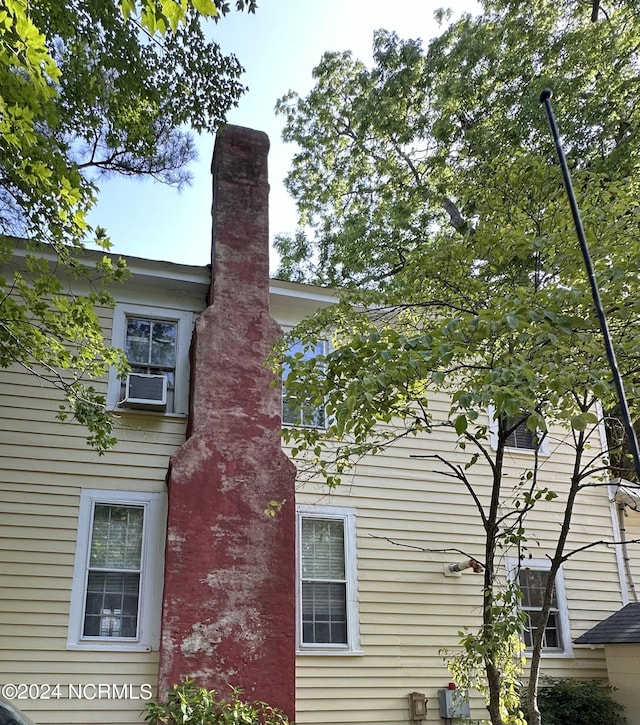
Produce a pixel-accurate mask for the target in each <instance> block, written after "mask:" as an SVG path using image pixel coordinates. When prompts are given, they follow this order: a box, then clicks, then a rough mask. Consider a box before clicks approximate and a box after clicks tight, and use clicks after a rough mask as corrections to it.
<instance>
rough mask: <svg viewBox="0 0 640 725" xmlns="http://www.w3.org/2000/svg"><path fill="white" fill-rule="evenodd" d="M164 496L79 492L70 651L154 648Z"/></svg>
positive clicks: (155, 646) (88, 490) (159, 589)
mask: <svg viewBox="0 0 640 725" xmlns="http://www.w3.org/2000/svg"><path fill="white" fill-rule="evenodd" d="M165 505H166V504H165V496H164V494H161V493H144V494H143V493H127V492H116V491H98V490H90V489H87V490H84V491H83V492H82V495H81V499H80V511H79V521H78V540H77V548H76V563H75V568H74V578H73V585H72V600H71V610H70V621H69V638H68V646H69V648H72V649H78V648H88V649H105V648H114V647H115V648H118V649H142V650H150V649H157V646H158V643H159V615H160V612H159V607H160V600H161V593H162V552H163V540H164V537H163V532H164V523H165V521H164V519H165V515H166V511H165Z"/></svg>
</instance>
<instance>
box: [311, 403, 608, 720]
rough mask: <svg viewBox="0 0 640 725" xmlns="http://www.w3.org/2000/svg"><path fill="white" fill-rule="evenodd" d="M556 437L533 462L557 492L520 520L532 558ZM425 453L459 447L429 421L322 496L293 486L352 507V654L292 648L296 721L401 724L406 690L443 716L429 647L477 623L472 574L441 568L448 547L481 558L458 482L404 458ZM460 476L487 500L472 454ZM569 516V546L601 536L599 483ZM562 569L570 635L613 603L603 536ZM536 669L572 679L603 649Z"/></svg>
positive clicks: (476, 584) (552, 478) (585, 673)
mask: <svg viewBox="0 0 640 725" xmlns="http://www.w3.org/2000/svg"><path fill="white" fill-rule="evenodd" d="M447 406H448V404H447V402H446V400H445V399H443V398H442V397H440V398H438V399H436V400H434V402H433V405H432V409H433V410H435V411H438V412H439V413H440V414H444V413H445V412H446V410H447ZM563 437H564V433H563V432H562V431H558V432H557V433H556V435H554V440H553V441H552V445H551V449H552V450H554V453H553V454H552V455H551V456H549V457H547V458H545V459H544V460H543V462H542V466H541V470H540V481H541V485H547V486H548V487H549V488H550V489H551V490H554V491H557V492H558V494H559V499H558V500H557V501H555V502H548V503H547V502H545V503H542V504H541V505H540V506H539V507H537V509H536V510H535V511H534V512H532V513H531V514H530V516H529V518H528V521H527V528H528V530H531V540H530V542H529V548H530V551H531V553H532V555H533V556H534V557H535V558H543V557H544V556H545V555H546V554H548V553H551V551H552V547H553V545H554V544H555V540H556V536H557V532H558V530H559V525H560V522H561V519H562V514H563V511H564V504H563V501H564V492H565V491H566V490H567V488H568V481H569V477H570V475H571V465H572V457H571V451H570V450H568V447H567V446H565V445H563V444H562V443H561V441H562V439H563ZM435 453H440V454H442V455H443V456H445V457H446V458H447V460H450V461H452V462H454V463H455V464H459V465H464V463H465V462H466V461H467V460H468V459H469V456H470V451H469V449H468V450H467V451H461V450H460V449H457V448H456V446H455V434H454V433H453V432H452V431H451V430H450V429H446V428H439V429H437V430H436V432H434V433H433V434H431V435H424V436H419V437H417V438H405V439H401V440H400V441H398V442H397V443H395V444H394V445H393V446H391V447H390V448H389V449H387V450H386V451H385V452H384V453H383V454H380V455H378V456H365V457H364V459H362V461H361V462H359V464H358V466H357V467H356V470H355V472H353V473H352V474H351V475H349V476H346V477H345V479H344V481H343V484H342V485H341V486H340V487H338V489H337V490H336V491H335V492H332V493H331V494H328V493H327V491H326V490H325V489H323V488H322V487H321V486H319V485H318V484H314V483H308V484H304V485H301V490H300V492H299V494H298V501H299V502H301V503H316V504H322V505H335V506H350V507H353V508H355V509H356V512H357V534H358V541H357V546H358V580H359V611H360V634H361V645H362V651H363V654H362V655H356V656H343V657H335V656H333V657H331V656H323V655H315V656H313V655H308V654H304V655H299V656H298V658H297V696H298V702H297V707H298V713H297V722H298V723H299V724H300V725H311V724H314V725H331V723H347V722H349V723H361V724H362V725H378V723H380V724H382V723H408V722H409V711H408V704H407V695H408V693H409V692H411V691H414V690H415V691H419V692H424V693H425V694H426V695H427V697H428V698H429V708H428V717H427V720H426V722H427V723H438V722H442V720H441V718H440V715H439V712H438V701H437V698H438V689H440V688H443V687H446V686H447V683H448V682H449V681H450V679H451V676H450V674H449V673H448V671H447V669H446V667H445V666H444V663H443V659H442V656H441V655H440V654H439V652H440V650H441V649H443V648H446V649H449V650H455V649H456V648H457V645H458V641H459V632H460V631H461V630H462V629H464V628H465V627H468V628H469V629H471V630H474V629H476V628H477V627H478V625H479V622H480V606H481V603H482V597H481V589H482V581H483V580H482V576H481V575H479V574H473V573H472V572H470V571H466V572H464V573H463V574H462V576H460V577H458V578H453V577H445V576H444V573H443V567H444V566H445V565H446V564H448V563H453V562H457V561H462V560H463V559H464V558H465V556H464V555H462V554H460V553H456V552H454V551H451V549H458V550H461V551H464V552H466V553H467V554H468V555H470V556H473V557H477V558H478V559H480V560H482V558H483V555H484V532H483V531H482V529H481V525H480V520H479V517H478V512H477V510H476V508H475V507H474V505H473V502H472V500H471V498H470V496H469V493H468V492H467V490H466V488H465V487H464V485H463V484H462V483H461V482H460V481H458V480H455V479H453V478H451V477H449V476H447V475H446V473H447V472H448V469H447V468H446V467H445V466H443V464H441V463H440V462H438V461H437V460H435V459H434V458H426V457H411V456H433V454H435ZM531 463H532V458H531V456H529V455H528V454H527V453H511V454H509V455H508V456H507V459H506V461H505V465H506V475H505V480H504V490H505V493H506V492H507V491H508V490H509V489H510V488H511V487H515V486H516V485H517V484H518V482H519V480H520V475H521V473H522V471H523V470H526V468H527V467H530V465H531ZM468 475H469V477H470V479H471V480H472V482H473V485H474V488H475V489H476V491H477V492H478V494H479V497H480V499H481V500H482V502H483V503H484V504H485V505H486V503H487V502H488V500H489V496H490V491H491V483H492V478H491V474H490V471H489V470H488V467H487V466H485V465H483V464H482V463H478V464H477V465H476V466H474V467H473V468H472V469H470V470H469V471H468ZM505 505H508V501H505ZM506 510H507V508H506V507H505V508H504V509H503V512H506ZM574 521H575V523H574V525H573V526H572V530H571V538H570V544H569V547H568V548H570V549H571V548H578V547H581V546H584V545H586V544H587V543H589V542H591V541H593V540H594V538H603V539H610V538H611V519H610V512H609V506H608V502H607V495H606V489H589V490H586V491H584V492H583V494H582V495H581V498H580V499H579V501H578V505H577V511H576V518H575V520H574ZM394 542H396V543H398V542H399V543H402V544H407V545H409V546H412V547H421V548H423V549H425V551H418V550H417V549H415V548H413V549H412V548H408V547H402V546H397V545H396V544H395V543H394ZM447 549H448V550H450V551H443V550H447ZM429 550H430V551H429ZM499 565H500V566H502V564H499ZM504 570H505V571H506V566H505V569H504ZM564 575H565V586H566V589H567V594H568V598H569V602H570V612H569V614H570V621H571V635H572V637H575V636H577V635H578V634H581V633H582V632H583V631H585V630H586V629H588V628H590V627H591V626H593V625H594V624H596V623H597V622H598V621H600V619H601V618H602V615H603V613H606V612H611V611H615V609H616V608H617V606H618V605H619V601H620V594H619V582H618V578H617V568H616V560H615V553H614V551H613V549H611V548H609V547H607V546H605V545H603V546H600V547H597V548H595V549H589V550H587V551H585V552H582V553H581V554H579V555H576V557H575V558H573V559H571V560H570V561H569V562H567V563H566V565H565V566H564ZM543 671H544V672H545V673H547V674H553V675H567V674H570V673H572V674H574V675H575V676H579V677H598V678H606V675H607V671H606V663H605V659H604V653H603V651H602V649H600V650H597V649H594V650H591V649H585V650H578V649H576V650H575V651H574V655H573V656H572V657H545V659H544V662H543ZM473 704H474V711H473V712H472V714H473V715H474V716H475V717H477V718H478V719H480V718H483V717H485V713H486V711H485V710H484V706H483V704H482V702H481V701H480V700H479V699H477V698H476V699H474V700H473Z"/></svg>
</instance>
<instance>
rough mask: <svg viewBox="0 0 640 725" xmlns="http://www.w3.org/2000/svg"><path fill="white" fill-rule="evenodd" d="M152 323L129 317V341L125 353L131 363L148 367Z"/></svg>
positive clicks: (127, 340)
mask: <svg viewBox="0 0 640 725" xmlns="http://www.w3.org/2000/svg"><path fill="white" fill-rule="evenodd" d="M150 343H151V323H150V322H149V320H138V319H135V318H132V317H127V339H126V340H125V346H124V351H125V354H126V356H127V360H128V361H129V362H130V363H141V364H144V365H147V364H148V363H149V356H150Z"/></svg>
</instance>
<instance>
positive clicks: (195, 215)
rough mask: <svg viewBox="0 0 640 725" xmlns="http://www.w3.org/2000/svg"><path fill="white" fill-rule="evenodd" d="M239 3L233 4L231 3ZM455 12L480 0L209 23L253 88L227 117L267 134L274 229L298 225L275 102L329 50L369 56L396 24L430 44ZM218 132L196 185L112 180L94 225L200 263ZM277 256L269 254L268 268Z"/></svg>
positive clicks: (302, 0)
mask: <svg viewBox="0 0 640 725" xmlns="http://www.w3.org/2000/svg"><path fill="white" fill-rule="evenodd" d="M231 4H233V3H231ZM443 5H444V6H447V5H448V6H449V7H452V8H453V9H454V12H455V14H456V15H459V14H460V13H461V12H464V11H469V10H473V9H474V8H475V7H476V5H475V2H474V0H449V2H448V3H447V0H395V1H394V2H393V3H390V2H389V1H388V0H322V1H320V0H258V10H257V12H256V14H255V15H248V14H246V13H237V12H234V13H232V14H230V15H229V16H227V17H226V18H224V19H222V20H221V21H220V22H219V23H218V24H216V25H212V28H211V33H212V36H213V37H214V38H215V39H216V40H217V41H218V42H219V43H220V45H221V47H222V49H223V50H224V51H225V53H234V54H235V55H236V56H237V57H238V59H239V60H240V62H241V64H242V65H243V66H244V68H245V69H246V73H245V75H244V77H243V81H244V84H245V85H246V86H248V91H246V93H245V94H244V95H243V97H242V98H241V99H240V103H239V105H238V107H237V108H235V109H233V110H232V111H231V112H230V114H229V116H228V122H229V123H234V124H237V125H240V126H248V127H250V128H255V129H258V130H261V131H265V132H266V133H267V134H268V135H269V139H270V142H271V150H270V153H269V181H270V185H271V192H270V204H269V206H270V209H269V213H270V235H271V238H273V236H274V235H275V234H278V233H280V232H292V231H293V230H294V229H295V221H296V214H295V206H294V204H293V201H292V200H291V199H290V198H289V196H288V194H287V192H286V190H285V189H284V186H283V183H282V180H283V179H284V177H285V175H286V174H287V171H288V170H289V166H290V163H291V158H292V155H293V151H294V149H293V148H292V147H291V146H290V145H288V144H284V143H283V142H282V141H281V138H280V134H281V131H282V124H283V119H282V118H281V117H276V115H275V112H274V107H275V104H276V100H277V99H278V98H280V97H281V96H283V95H284V94H285V93H286V92H287V91H289V90H294V91H297V92H298V93H306V92H307V91H309V90H310V89H311V87H312V85H313V83H312V78H311V72H312V70H313V68H314V67H315V66H316V65H317V64H318V61H319V60H320V57H321V56H322V54H323V53H324V51H326V50H337V51H342V50H351V51H352V52H353V54H354V55H355V56H356V57H357V58H359V59H360V60H362V61H364V62H366V63H370V61H371V46H372V39H373V32H374V30H376V29H378V28H385V29H387V30H393V31H395V32H396V33H398V35H399V36H400V37H402V38H422V39H423V41H425V44H426V41H427V40H428V39H429V38H430V37H432V36H434V35H436V34H437V33H438V26H437V24H436V23H435V21H434V19H433V15H434V11H435V10H436V8H438V7H442V6H443ZM213 141H214V139H213V137H209V136H202V137H199V138H198V139H197V144H198V148H199V154H200V155H199V159H198V161H197V162H195V163H194V164H192V166H191V172H192V174H193V183H192V185H191V186H190V187H189V188H186V189H184V190H183V191H181V192H179V191H177V190H176V189H172V188H169V187H166V186H164V185H162V184H159V183H157V182H153V181H140V180H136V179H109V180H102V181H101V182H100V187H101V193H100V201H99V203H98V206H97V207H96V209H95V210H94V211H93V212H92V214H91V218H90V219H91V222H92V224H94V225H98V224H99V225H101V226H104V227H106V228H107V231H108V233H109V235H110V236H111V240H112V242H113V244H114V251H115V252H117V253H120V254H126V255H132V256H137V257H147V258H151V259H161V260H165V261H170V262H179V263H182V264H196V265H204V264H208V263H209V259H210V236H211V180H210V171H209V167H210V162H211V154H212V151H213ZM276 263H277V260H275V259H272V264H271V266H272V268H275V266H276Z"/></svg>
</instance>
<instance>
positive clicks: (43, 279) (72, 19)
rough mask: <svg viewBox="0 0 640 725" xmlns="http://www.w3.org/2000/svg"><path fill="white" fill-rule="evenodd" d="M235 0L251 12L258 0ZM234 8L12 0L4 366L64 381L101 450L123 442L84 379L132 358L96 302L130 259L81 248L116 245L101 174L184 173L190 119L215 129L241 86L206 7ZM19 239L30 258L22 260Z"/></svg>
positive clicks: (0, 108) (178, 179) (5, 126)
mask: <svg viewBox="0 0 640 725" xmlns="http://www.w3.org/2000/svg"><path fill="white" fill-rule="evenodd" d="M236 6H237V8H238V9H243V8H245V7H246V8H247V9H248V10H249V11H251V12H253V11H254V10H255V1H254V0H238V2H236ZM228 11H229V4H228V3H227V2H222V1H221V0H216V1H215V2H214V0H161V2H155V1H153V0H141V1H136V0H122V2H121V3H116V2H113V1H107V2H90V1H88V0H74V1H72V2H62V0H38V1H37V2H27V1H26V0H7V1H6V2H5V3H3V5H2V8H1V9H0V88H1V89H2V90H1V91H0V261H2V263H3V265H6V272H5V274H4V276H3V277H2V278H0V285H1V290H0V305H1V324H0V366H2V367H7V366H8V365H10V364H12V363H18V364H20V365H22V366H23V367H25V368H27V369H28V370H29V371H30V372H33V373H34V374H37V375H39V376H40V377H41V378H43V379H45V380H47V381H48V382H50V383H51V384H53V385H55V386H57V387H58V388H60V389H61V390H62V391H63V395H64V397H65V399H66V403H65V404H63V406H62V409H61V416H62V417H63V418H64V417H65V416H66V415H69V414H70V415H73V416H75V418H76V419H78V420H79V421H80V422H82V423H84V424H85V425H86V426H87V428H88V430H89V432H90V437H89V441H90V443H91V444H92V445H93V446H94V447H95V448H96V449H97V450H98V451H103V450H104V449H105V448H107V447H108V446H110V445H112V444H113V443H114V439H113V436H112V424H111V421H110V419H109V417H108V416H107V415H106V414H105V413H104V410H103V405H104V400H103V398H102V396H100V395H98V394H97V393H96V391H95V389H94V388H93V387H92V386H91V385H89V384H88V382H87V380H88V379H91V378H96V377H99V376H101V375H102V374H103V373H104V371H105V370H106V368H107V367H108V366H109V365H111V364H116V365H118V366H119V368H120V370H121V371H122V370H124V368H125V365H126V364H125V361H124V359H123V357H122V355H121V353H119V352H118V351H116V350H114V349H110V348H109V347H108V346H107V345H106V344H105V342H104V340H103V339H102V334H101V330H100V326H99V323H98V318H97V315H96V312H95V306H96V305H108V304H110V302H111V298H110V296H109V295H108V293H107V292H106V290H105V285H106V284H107V283H108V282H112V281H116V280H120V279H122V278H123V277H124V275H125V268H124V264H123V263H122V262H121V261H118V262H117V263H115V264H114V263H112V262H111V260H110V259H109V258H108V257H106V256H105V257H104V258H103V259H102V260H100V261H99V262H98V264H97V266H94V268H90V265H89V263H88V262H83V261H82V259H81V256H80V255H81V252H82V250H83V249H84V245H85V243H86V242H87V241H88V240H89V239H91V238H92V237H93V241H95V242H96V243H97V244H98V246H99V248H101V249H103V250H108V249H109V240H108V237H107V236H106V233H105V232H104V230H102V229H100V228H98V229H96V230H91V229H90V228H89V225H88V223H87V212H88V211H89V209H90V208H91V207H92V206H93V204H94V203H95V200H96V195H97V193H98V186H97V183H96V181H97V179H98V178H99V176H100V175H101V174H113V173H118V174H125V175H147V176H152V177H154V178H156V179H159V180H161V181H164V182H166V183H171V184H177V185H180V184H184V183H186V182H187V181H188V173H187V171H186V166H187V164H188V162H189V161H190V160H191V159H192V158H193V157H194V155H195V149H194V145H193V142H192V138H191V136H190V135H189V134H188V133H187V132H186V131H185V130H184V129H185V128H187V127H190V128H192V129H194V130H196V131H207V132H212V131H215V129H216V128H217V127H218V125H219V124H220V123H221V122H222V121H223V120H224V117H225V114H226V112H227V111H228V109H229V108H230V107H231V106H233V105H234V104H235V103H236V102H237V99H238V98H239V96H240V94H241V93H242V91H243V90H244V89H243V86H242V85H241V83H240V80H239V78H240V74H241V72H242V68H241V66H240V64H239V63H238V61H237V59H236V58H235V57H233V56H228V57H227V56H224V55H223V54H222V52H221V51H220V48H219V46H218V45H217V44H216V43H214V42H211V41H207V40H206V38H205V34H204V27H203V21H204V20H205V19H206V18H207V17H215V18H218V17H219V16H220V15H221V14H225V13H227V12H228ZM17 239H23V240H26V242H24V244H26V249H27V252H28V254H27V257H26V262H25V264H22V265H19V267H18V268H17V269H14V268H13V267H11V266H10V265H8V262H9V260H11V258H12V257H13V253H14V247H15V243H16V240H17ZM45 249H46V251H45ZM67 277H74V278H77V279H79V280H83V282H82V286H84V292H81V293H76V292H72V290H71V285H69V284H68V279H67ZM73 287H74V289H77V288H78V283H74V285H73Z"/></svg>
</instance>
